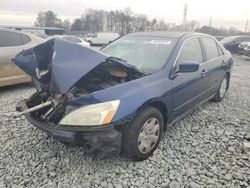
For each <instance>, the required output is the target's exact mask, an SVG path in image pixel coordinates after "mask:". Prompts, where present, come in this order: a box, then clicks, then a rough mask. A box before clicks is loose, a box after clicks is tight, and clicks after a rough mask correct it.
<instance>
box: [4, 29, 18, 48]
mask: <svg viewBox="0 0 250 188" xmlns="http://www.w3.org/2000/svg"><path fill="white" fill-rule="evenodd" d="M22 44H23V42H22V38H21V34H19V33H15V32H9V31H0V47H8V46H20V45H22Z"/></svg>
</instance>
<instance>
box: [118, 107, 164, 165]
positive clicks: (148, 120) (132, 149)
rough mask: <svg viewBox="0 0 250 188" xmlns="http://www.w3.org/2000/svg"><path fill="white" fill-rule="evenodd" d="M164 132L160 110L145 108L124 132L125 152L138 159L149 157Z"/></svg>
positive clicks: (123, 149)
mask: <svg viewBox="0 0 250 188" xmlns="http://www.w3.org/2000/svg"><path fill="white" fill-rule="evenodd" d="M162 133H163V118H162V114H161V112H160V111H159V110H157V109H156V108H154V107H148V108H146V109H145V110H143V111H142V112H141V113H140V114H139V115H138V116H137V117H136V118H135V120H134V121H133V123H132V124H131V125H130V126H129V127H128V128H127V129H126V130H125V131H124V133H123V148H122V151H123V154H124V155H126V156H128V157H131V158H132V159H134V160H136V161H141V160H144V159H147V158H148V157H149V156H150V155H151V154H152V153H153V152H154V151H155V149H156V148H157V146H158V145H159V142H160V138H161V136H162Z"/></svg>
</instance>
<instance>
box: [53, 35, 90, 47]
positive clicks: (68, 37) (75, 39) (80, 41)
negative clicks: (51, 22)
mask: <svg viewBox="0 0 250 188" xmlns="http://www.w3.org/2000/svg"><path fill="white" fill-rule="evenodd" d="M52 38H57V39H58V38H59V39H64V40H67V41H70V42H74V43H77V44H80V45H82V46H85V47H90V43H89V42H86V41H84V40H83V39H80V38H79V37H76V36H73V35H52V36H50V37H48V40H49V39H52Z"/></svg>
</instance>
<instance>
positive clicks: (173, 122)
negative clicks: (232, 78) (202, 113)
mask: <svg viewBox="0 0 250 188" xmlns="http://www.w3.org/2000/svg"><path fill="white" fill-rule="evenodd" d="M215 95H216V93H214V94H213V95H211V96H210V97H208V98H207V99H206V100H204V101H202V102H201V103H199V104H197V105H195V106H194V107H193V108H190V109H189V110H188V111H186V112H185V113H184V114H182V115H181V116H179V117H177V118H175V119H174V120H173V121H171V122H170V123H169V124H168V125H167V126H166V127H167V130H168V129H169V128H170V127H172V126H173V125H174V124H175V123H176V122H178V121H179V120H181V119H182V118H183V117H185V116H186V115H188V114H190V113H191V112H193V111H194V110H195V109H197V108H198V107H200V106H202V105H203V104H205V103H206V102H208V101H210V100H211V99H212V98H214V96H215Z"/></svg>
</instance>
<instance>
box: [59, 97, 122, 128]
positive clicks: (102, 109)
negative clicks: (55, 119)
mask: <svg viewBox="0 0 250 188" xmlns="http://www.w3.org/2000/svg"><path fill="white" fill-rule="evenodd" d="M119 104H120V100H114V101H108V102H104V103H98V104H93V105H87V106H83V107H80V108H78V109H76V110H74V111H72V112H70V113H69V114H68V115H66V116H65V117H63V118H62V119H61V121H60V122H59V124H61V125H73V126H74V125H75V126H93V125H103V124H107V123H110V122H111V120H112V119H113V117H114V115H115V113H116V111H117V109H118V107H119Z"/></svg>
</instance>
